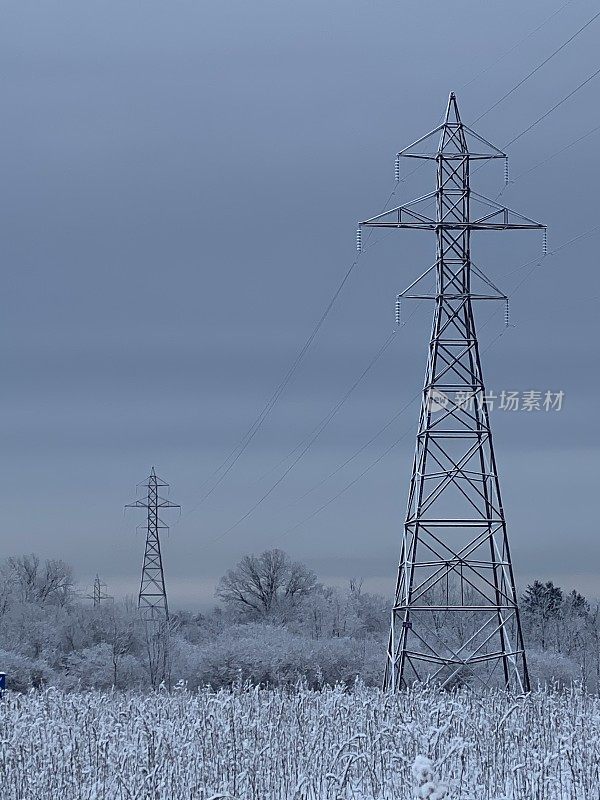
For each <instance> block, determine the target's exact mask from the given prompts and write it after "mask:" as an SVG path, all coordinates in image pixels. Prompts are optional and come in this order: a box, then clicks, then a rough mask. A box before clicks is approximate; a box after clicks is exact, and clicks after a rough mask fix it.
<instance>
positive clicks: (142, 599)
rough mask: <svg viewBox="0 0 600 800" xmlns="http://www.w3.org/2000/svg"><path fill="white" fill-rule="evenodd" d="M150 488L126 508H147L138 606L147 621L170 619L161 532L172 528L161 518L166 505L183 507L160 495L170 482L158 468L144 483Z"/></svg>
mask: <svg viewBox="0 0 600 800" xmlns="http://www.w3.org/2000/svg"><path fill="white" fill-rule="evenodd" d="M143 485H144V486H145V488H146V489H147V495H146V498H145V499H144V500H136V501H135V503H129V504H128V505H126V506H125V508H145V509H147V523H146V547H145V550H144V562H143V565H142V579H141V582H140V592H139V595H138V608H139V610H140V615H141V617H142V619H144V620H146V621H147V622H152V621H156V622H161V621H165V622H168V620H169V605H168V603H167V590H166V588H165V575H164V570H163V563H162V554H161V550H160V531H165V530H168V529H169V527H168V525H165V524H164V522H163V521H162V520H161V519H160V517H159V511H160V509H163V508H181V506H179V505H177V503H171V501H170V500H167V499H166V498H164V497H161V496H160V495H159V489H160V488H164V487H167V488H168V486H169V484H168V483H165V481H163V480H161V479H160V478H158V477H157V475H156V472H155V470H154V467H152V471H151V472H150V475H149V477H148V479H147V483H145V484H143Z"/></svg>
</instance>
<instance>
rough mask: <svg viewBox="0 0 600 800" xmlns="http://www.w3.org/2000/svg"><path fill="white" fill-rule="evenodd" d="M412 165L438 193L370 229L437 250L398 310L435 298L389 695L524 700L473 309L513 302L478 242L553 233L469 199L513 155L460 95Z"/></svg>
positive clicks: (523, 667) (413, 153)
mask: <svg viewBox="0 0 600 800" xmlns="http://www.w3.org/2000/svg"><path fill="white" fill-rule="evenodd" d="M436 141H438V142H439V143H438V144H437V147H436V145H435V142H436ZM403 157H406V158H417V159H426V160H431V161H434V162H435V164H436V170H437V185H436V190H435V192H432V193H431V194H428V195H425V196H423V197H420V198H418V199H417V200H414V201H411V202H409V203H407V204H406V205H402V206H399V207H398V208H395V209H393V210H391V211H386V212H384V213H382V214H379V215H378V216H376V217H373V218H371V219H368V220H366V221H364V222H362V223H360V226H372V227H375V228H409V229H410V228H412V229H417V230H429V231H435V234H436V241H437V247H436V260H435V262H434V264H433V265H432V266H431V267H430V268H429V269H428V270H426V272H424V273H423V274H422V275H421V276H420V277H419V278H417V280H416V281H414V282H413V283H412V284H411V285H410V286H409V287H408V289H406V290H405V291H404V292H402V293H401V294H400V295H398V301H397V316H398V317H399V304H400V302H401V300H402V298H418V299H426V298H427V299H432V300H434V302H435V310H434V315H433V327H432V333H431V340H430V344H429V355H428V360H427V368H426V372H425V383H424V386H423V395H422V404H421V412H420V418H419V426H418V432H417V441H416V449H415V456H414V462H413V470H412V477H411V481H410V489H409V496H408V507H407V513H406V521H405V524H404V531H403V537H402V547H401V555H400V565H399V570H398V582H397V587H396V596H395V602H394V606H393V609H392V622H391V631H390V638H389V645H388V652H387V659H386V670H385V678H384V686H385V688H387V689H393V690H396V689H399V688H402V687H404V686H407V685H409V684H411V683H412V682H414V681H415V680H417V681H421V680H425V679H430V680H433V681H436V682H439V683H440V684H441V685H443V686H447V687H450V686H453V685H456V684H457V683H464V682H471V681H472V680H481V681H482V682H483V683H484V685H486V686H492V685H497V684H499V683H500V684H502V685H504V686H506V687H507V688H512V689H515V690H525V691H527V690H528V689H529V677H528V672H527V663H526V660H525V650H524V646H523V636H522V632H521V624H520V619H519V610H518V605H517V595H516V590H515V582H514V577H513V568H512V563H511V558H510V551H509V545H508V538H507V533H506V522H505V517H504V510H503V507H502V501H501V498H500V485H499V480H498V471H497V468H496V459H495V456H494V447H493V444H492V433H491V429H490V421H489V408H488V400H487V399H486V392H485V386H484V382H483V375H482V371H481V361H480V353H479V345H478V341H477V333H476V330H475V322H474V317H473V308H472V301H473V300H504V301H505V302H506V303H508V300H507V298H506V296H505V295H503V294H502V293H501V292H500V291H499V290H498V289H497V288H496V287H495V286H494V284H493V283H492V282H491V281H490V280H489V279H488V278H487V277H486V276H485V274H484V273H483V272H482V271H481V270H480V269H479V268H478V267H476V266H475V265H474V264H473V263H472V261H471V241H470V240H471V231H500V230H513V229H518V230H529V229H541V230H543V231H544V249H545V236H546V234H545V226H544V225H541V224H538V223H536V222H534V221H533V220H530V219H528V218H527V217H523V216H522V215H520V214H517V213H516V212H514V211H511V210H510V209H508V208H506V207H504V206H500V205H498V204H497V203H495V202H494V201H492V200H488V199H487V198H485V197H483V196H481V195H479V194H477V193H475V192H473V191H472V190H471V188H470V169H471V162H473V161H485V160H487V159H504V160H505V164H507V161H506V159H507V156H506V154H505V153H503V152H501V151H500V150H498V148H496V147H495V146H494V145H492V144H490V143H489V142H487V141H486V140H485V139H483V138H482V137H481V136H479V135H478V134H477V133H475V132H474V131H472V130H471V129H470V128H468V127H467V126H466V125H464V124H463V123H462V122H461V119H460V114H459V111H458V106H457V102H456V97H455V95H454V93H452V94H451V95H450V98H449V101H448V107H447V110H446V115H445V118H444V121H443V123H442V124H441V125H440V126H439V127H437V128H435V129H434V130H433V131H431V132H430V133H428V134H427V135H426V136H423V137H422V138H420V139H418V140H417V141H416V142H414V143H413V144H412V145H410V146H409V147H407V148H405V149H404V150H402V151H400V153H399V154H398V156H397V159H396V179H398V178H399V173H400V163H401V159H402V158H403ZM505 175H506V180H507V179H508V177H507V176H508V170H507V169H506V173H505ZM360 226H359V233H358V242H359V244H360V241H361V234H360V230H361V227H360ZM427 275H431V277H435V290H434V291H432V292H431V293H430V294H428V293H424V292H422V291H420V290H418V289H416V288H415V287H416V286H417V284H419V283H420V281H421V280H423V279H425V277H426V276H427ZM413 290H414V291H413Z"/></svg>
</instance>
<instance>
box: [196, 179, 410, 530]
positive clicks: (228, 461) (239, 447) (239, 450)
mask: <svg viewBox="0 0 600 800" xmlns="http://www.w3.org/2000/svg"><path fill="white" fill-rule="evenodd" d="M406 177H408V176H406ZM406 177H405V178H404V179H403V180H402V181H401V182H400V183H403V182H404V180H406ZM397 190H398V184H396V185H395V186H394V188H393V190H392V191H391V192H390V194H389V196H388V198H387V200H386V201H385V204H384V206H383V210H385V209H386V208H387V206H388V205H389V203H390V201H391V199H392V197H393V196H394V195H395V194H396V192H397ZM371 233H372V232H371V231H370V232H369V234H371ZM370 238H371V236H370V235H369V236H367V239H366V242H367V243H368V242H369V240H370ZM361 255H362V253H358V254H357V256H356V257H355V259H354V261H353V262H352V263H351V264H350V267H349V268H348V269H347V271H346V273H345V274H344V276H343V278H342V280H341V281H340V283H339V285H338V286H337V288H336V290H335V291H334V293H333V295H332V297H331V298H330V300H329V302H328V303H327V306H326V307H325V310H324V311H323V313H322V315H321V317H320V318H319V320H318V321H317V323H316V325H315V326H314V328H313V329H312V331H311V333H310V335H309V336H308V338H307V339H306V341H305V342H304V345H303V346H302V348H301V350H300V352H299V353H298V355H297V356H296V358H295V359H294V361H293V362H292V365H291V366H290V367H289V369H288V371H287V372H286V374H285V375H284V377H283V379H282V380H281V382H280V383H279V384H278V386H277V388H276V389H275V391H274V392H273V394H272V395H271V397H270V399H269V400H268V401H267V403H266V405H265V406H264V408H263V409H262V411H261V412H260V414H259V415H258V417H257V418H256V419H255V420H254V422H253V423H252V425H251V426H250V428H249V429H248V430H247V431H246V433H245V434H244V435H243V436H242V438H241V439H240V440H239V442H238V443H237V444H236V445H235V447H233V448H232V450H231V451H230V452H229V454H228V456H227V457H226V458H225V460H224V461H223V462H222V463H221V464H220V466H219V467H217V469H216V470H214V471H213V472H212V473H211V475H210V476H209V477H208V478H207V479H206V480H205V481H204V483H203V484H202V486H205V485H206V484H207V483H208V482H210V481H211V479H212V478H215V477H216V476H217V475H218V477H216V480H215V482H214V483H213V485H212V486H211V487H210V489H208V491H206V492H205V493H204V494H203V495H202V496H201V497H200V499H199V500H198V502H197V503H196V504H195V505H194V506H193V507H192V508H191V509H190V510H189V511H188V512H187V514H186V515H185V517H189V516H190V515H191V514H193V513H194V512H195V511H197V509H198V508H199V506H200V505H201V504H202V503H203V502H204V500H206V499H207V498H208V497H210V495H211V494H212V493H213V492H214V491H215V489H216V488H217V487H218V486H219V485H220V484H221V483H222V481H223V480H224V479H225V477H226V476H227V475H228V474H229V472H231V470H232V469H233V467H234V466H235V464H236V463H237V462H238V460H239V459H240V458H241V456H242V455H243V453H244V451H245V450H246V449H247V447H248V445H249V444H250V442H251V441H252V439H254V437H255V436H256V434H257V433H258V431H259V430H260V428H261V427H262V425H263V423H264V422H265V420H266V418H267V417H268V415H269V414H270V412H271V411H272V410H273V408H274V407H275V404H276V403H277V401H278V400H279V397H280V396H281V394H282V393H283V391H284V390H285V388H286V387H287V385H288V384H289V382H290V381H291V380H292V378H293V376H294V374H295V372H296V370H297V369H298V367H299V365H300V362H301V361H302V359H303V358H304V355H305V354H306V352H307V351H308V349H309V348H310V346H311V344H312V343H313V341H314V339H315V337H316V336H317V334H318V333H319V331H320V329H321V327H322V325H323V323H324V322H325V320H326V319H327V317H328V316H329V313H330V312H331V310H332V308H333V306H334V304H335V302H336V300H337V298H338V297H339V295H340V293H341V291H342V289H343V288H344V286H345V285H346V283H347V281H348V279H349V278H350V275H351V274H352V272H353V271H354V269H355V267H356V266H357V265H358V263H359V260H360V257H361ZM224 467H226V468H225V469H224V471H223V472H221V470H223V468H224ZM219 473H221V474H220V475H219ZM185 517H184V518H185Z"/></svg>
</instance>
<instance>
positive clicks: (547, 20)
mask: <svg viewBox="0 0 600 800" xmlns="http://www.w3.org/2000/svg"><path fill="white" fill-rule="evenodd" d="M572 3H573V0H567V2H566V3H563V4H562V6H560V8H557V9H556V11H553V12H552V14H550V16H549V17H546V19H545V20H544V21H543V22H542V23H540V25H538V26H537V28H534V29H533V30H532V31H530V32H529V33H528V34H527V35H526V36H524V37H523V38H522V39H519V41H518V42H517V43H516V44H515V45H513V46H512V47H511V48H510V49H509V50H506V51H505V52H504V53H503V54H502V55H501V56H498V58H497V59H496V60H495V61H493V62H492V63H491V64H489V65H488V66H487V67H485V69H482V70H481V71H480V72H478V73H477V74H476V75H475V76H474V77H473V78H471V80H469V81H467V82H466V83H463V85H462V86H461V87H460V88H461V89H466V88H467V86H470V85H471V84H472V83H474V82H475V81H476V80H478V78H480V77H481V76H482V75H485V74H486V72H489V70H490V69H492V68H493V67H495V66H496V65H497V64H499V63H500V62H501V61H504V59H505V58H506V57H507V56H509V55H510V54H511V53H514V51H515V50H517V48H519V47H520V46H521V45H522V44H525V42H526V41H528V40H529V39H531V37H532V36H533V35H534V34H536V33H537V32H538V31H540V30H541V29H542V28H543V27H545V26H546V25H547V24H548V23H549V22H550V21H551V20H552V19H554V17H555V16H556V15H557V14H560V12H561V11H563V9H565V8H566V7H567V6H570V5H571V4H572Z"/></svg>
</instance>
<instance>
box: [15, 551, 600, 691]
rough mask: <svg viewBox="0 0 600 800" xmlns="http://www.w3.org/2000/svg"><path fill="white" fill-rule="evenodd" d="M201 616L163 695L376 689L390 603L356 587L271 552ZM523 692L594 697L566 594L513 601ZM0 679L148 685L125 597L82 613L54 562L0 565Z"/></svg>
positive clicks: (187, 615) (22, 685)
mask: <svg viewBox="0 0 600 800" xmlns="http://www.w3.org/2000/svg"><path fill="white" fill-rule="evenodd" d="M215 596H216V600H217V604H216V605H215V606H214V608H213V609H211V610H210V611H208V612H203V613H194V612H190V611H178V612H176V613H173V614H172V615H171V619H170V622H169V630H168V633H169V659H168V675H165V676H162V677H163V678H168V682H169V683H170V685H173V684H175V683H177V682H181V681H183V682H185V683H186V684H187V685H188V687H189V688H192V689H194V688H197V687H199V686H203V685H207V684H210V685H212V686H215V687H217V686H226V685H230V684H232V683H234V682H237V681H247V680H249V681H251V682H254V683H256V684H262V685H266V684H269V685H286V684H289V683H296V682H297V681H298V680H303V681H305V682H306V683H307V684H308V685H309V686H312V687H315V688H317V687H320V686H323V685H325V684H335V683H339V682H341V683H347V684H351V683H352V682H354V681H355V680H356V678H361V679H362V680H363V681H364V682H365V683H366V684H367V685H379V684H380V682H381V678H382V670H383V662H384V653H385V647H386V644H387V635H388V626H389V599H388V598H384V597H382V596H379V595H376V594H372V593H369V592H366V591H364V589H363V586H362V583H361V581H360V580H356V579H354V580H349V581H348V583H347V585H346V586H345V587H342V588H340V587H334V586H327V585H324V584H323V583H321V582H320V581H319V579H318V576H317V575H316V574H315V573H314V572H312V571H311V570H310V569H308V568H307V567H306V565H304V564H302V563H299V562H296V561H293V560H292V559H291V558H290V557H289V556H288V555H287V554H286V553H284V552H283V551H281V550H278V549H275V550H268V551H265V552H264V553H261V554H259V555H248V556H245V557H244V558H243V559H242V560H241V561H240V562H239V563H238V564H237V565H236V566H235V567H233V568H232V569H230V570H228V571H227V573H226V574H225V575H223V577H222V578H221V579H220V581H219V582H218V584H217V587H216V591H215ZM521 611H522V622H523V627H524V635H525V641H526V646H527V649H528V661H529V665H530V671H531V675H532V680H533V683H534V684H535V683H537V682H542V683H544V682H556V683H559V684H561V685H567V684H570V683H572V682H574V681H579V682H581V683H582V684H583V685H584V686H585V687H586V688H588V689H589V690H590V691H598V688H599V687H600V610H599V607H598V604H597V603H590V602H588V600H586V598H585V597H583V595H582V594H580V593H579V592H578V591H576V590H571V591H569V592H564V591H563V590H562V589H561V588H560V587H558V586H555V585H554V584H553V583H552V582H551V581H546V582H542V581H534V582H533V583H532V584H530V585H529V586H528V587H527V588H526V590H525V592H524V593H523V595H522V597H521ZM0 670H1V671H4V672H6V673H7V676H8V683H9V686H10V687H11V688H13V689H16V690H18V691H26V690H27V689H29V688H31V687H40V686H43V685H56V686H60V687H62V688H65V689H70V690H77V689H87V688H105V689H109V688H112V687H115V688H116V689H121V690H123V689H130V688H140V689H141V688H144V687H148V686H150V685H151V684H152V683H153V682H154V676H153V675H152V674H151V670H150V665H149V663H148V647H147V639H146V632H145V629H144V625H143V624H142V623H141V621H140V618H139V615H138V611H137V604H136V602H135V600H134V599H133V598H128V599H126V600H124V601H118V602H117V601H115V602H109V601H105V602H102V603H101V604H99V605H97V606H95V607H91V604H90V602H89V601H84V600H83V599H82V598H81V597H80V596H79V595H78V593H77V591H76V585H75V580H74V575H73V570H72V568H71V567H70V565H68V564H67V563H65V562H64V561H61V560H56V559H47V560H42V559H40V558H39V557H37V556H35V555H22V556H19V557H13V558H8V559H6V560H5V561H4V562H2V563H1V564H0Z"/></svg>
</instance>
